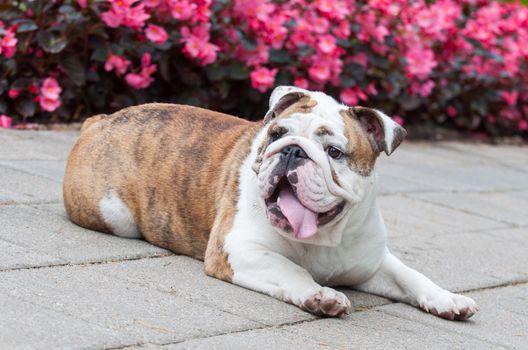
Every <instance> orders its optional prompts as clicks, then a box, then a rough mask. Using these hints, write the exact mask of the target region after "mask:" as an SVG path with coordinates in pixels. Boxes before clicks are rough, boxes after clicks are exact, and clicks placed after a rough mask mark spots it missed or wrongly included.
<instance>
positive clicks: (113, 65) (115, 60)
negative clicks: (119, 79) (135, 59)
mask: <svg viewBox="0 0 528 350" xmlns="http://www.w3.org/2000/svg"><path fill="white" fill-rule="evenodd" d="M129 65H130V61H129V60H127V59H126V58H124V57H121V56H118V55H113V54H110V55H109V56H108V58H107V59H106V62H105V66H104V67H105V70H106V71H107V72H110V71H111V70H113V69H115V71H116V74H117V75H123V74H125V72H126V71H127V69H128V66H129Z"/></svg>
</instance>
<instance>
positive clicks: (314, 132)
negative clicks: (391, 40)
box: [253, 86, 406, 244]
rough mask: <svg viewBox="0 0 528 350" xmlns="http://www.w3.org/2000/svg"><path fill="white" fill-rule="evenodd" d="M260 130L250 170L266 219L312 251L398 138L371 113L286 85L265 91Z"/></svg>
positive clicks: (397, 131)
mask: <svg viewBox="0 0 528 350" xmlns="http://www.w3.org/2000/svg"><path fill="white" fill-rule="evenodd" d="M264 130H265V132H266V134H265V136H264V138H263V140H262V143H261V144H260V147H259V149H258V156H257V158H256V160H255V162H254V164H253V170H254V171H255V172H256V173H257V175H258V186H259V191H260V196H261V197H262V203H264V206H265V210H266V213H267V216H268V218H269V220H270V222H271V224H272V225H273V226H274V227H275V228H277V230H278V231H279V233H281V234H282V235H284V236H286V237H288V238H291V239H296V240H303V241H305V242H307V243H313V244H318V243H320V241H325V239H324V238H323V237H319V239H318V236H321V235H325V234H326V233H327V232H330V233H331V232H332V231H333V230H334V231H335V228H336V227H338V224H339V223H340V222H343V221H344V220H343V219H344V218H345V217H346V216H347V213H349V212H350V211H351V210H350V209H351V208H353V207H354V206H355V205H357V204H358V203H359V202H360V201H361V200H362V199H363V197H364V194H365V190H366V187H367V186H369V184H370V183H371V182H372V181H371V179H370V175H371V174H372V172H373V169H374V163H375V161H376V158H377V157H378V155H379V154H380V153H381V152H385V153H387V154H388V155H389V154H391V153H392V152H393V151H394V150H395V149H396V147H398V145H399V144H400V143H401V141H402V140H403V138H404V137H405V135H406V132H405V130H404V129H403V128H402V127H401V126H399V125H398V124H397V123H395V122H394V121H392V119H390V118H389V117H387V116H386V115H385V114H383V113H382V112H380V111H378V110H375V109H370V108H365V107H348V106H345V105H342V104H340V103H338V102H337V101H335V100H334V99H333V98H332V97H330V96H328V95H326V94H324V93H322V92H312V91H308V90H304V89H299V88H296V87H291V86H280V87H277V88H276V89H275V90H274V91H273V93H272V95H271V98H270V108H269V111H268V112H267V114H266V116H265V119H264ZM321 238H322V240H321Z"/></svg>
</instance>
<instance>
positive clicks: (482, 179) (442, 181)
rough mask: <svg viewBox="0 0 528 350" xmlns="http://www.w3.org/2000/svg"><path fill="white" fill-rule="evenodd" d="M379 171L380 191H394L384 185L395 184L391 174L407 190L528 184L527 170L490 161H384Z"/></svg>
mask: <svg viewBox="0 0 528 350" xmlns="http://www.w3.org/2000/svg"><path fill="white" fill-rule="evenodd" d="M379 173H380V185H381V190H382V192H383V193H385V192H388V193H394V192H395V191H394V188H391V187H390V186H387V185H388V184H390V185H393V186H398V182H397V181H394V179H392V178H391V177H397V178H400V179H403V180H402V181H404V184H405V186H403V189H404V190H406V192H425V191H435V192H453V191H465V192H475V191H509V190H518V189H527V188H528V176H527V174H526V172H523V171H520V170H517V169H512V168H507V167H497V166H496V165H491V164H473V165H470V164H450V165H430V164H426V163H420V164H416V165H405V164H386V165H383V166H380V167H379ZM386 174H388V175H389V176H387V175H386ZM384 177H388V180H389V182H388V183H384V181H385V180H384ZM385 182H387V181H385ZM410 184H413V185H414V186H409V185H410ZM396 188H397V187H396Z"/></svg>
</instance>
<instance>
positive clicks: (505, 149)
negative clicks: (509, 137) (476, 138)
mask: <svg viewBox="0 0 528 350" xmlns="http://www.w3.org/2000/svg"><path fill="white" fill-rule="evenodd" d="M443 146H444V147H445V148H449V149H452V150H456V151H458V152H460V153H465V154H468V155H469V154H471V155H473V156H474V157H475V158H479V159H485V160H491V162H492V164H494V165H496V166H498V167H500V166H501V165H503V166H507V167H512V168H516V169H520V170H523V171H525V172H528V152H527V150H528V147H527V146H510V145H500V146H496V145H489V144H485V143H462V142H448V143H445V144H444V145H443Z"/></svg>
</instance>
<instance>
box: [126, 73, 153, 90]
mask: <svg viewBox="0 0 528 350" xmlns="http://www.w3.org/2000/svg"><path fill="white" fill-rule="evenodd" d="M125 79H126V82H127V83H128V85H130V86H132V87H133V88H134V89H144V88H146V87H148V86H149V85H150V84H151V83H152V81H153V80H154V79H152V78H151V77H150V76H148V75H144V74H141V73H140V74H137V73H128V74H127V75H126V76H125Z"/></svg>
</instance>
